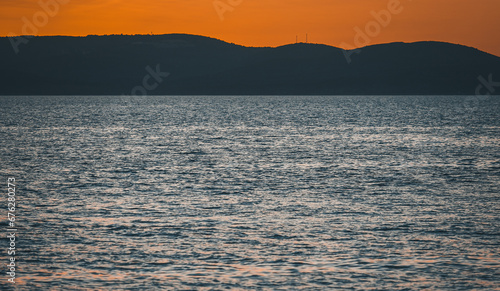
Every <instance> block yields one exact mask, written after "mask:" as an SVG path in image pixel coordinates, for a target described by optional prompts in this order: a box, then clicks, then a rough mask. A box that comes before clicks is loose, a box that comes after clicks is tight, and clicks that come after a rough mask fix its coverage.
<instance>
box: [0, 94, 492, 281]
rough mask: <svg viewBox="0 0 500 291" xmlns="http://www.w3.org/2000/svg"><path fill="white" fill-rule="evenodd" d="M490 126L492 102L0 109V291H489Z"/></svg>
mask: <svg viewBox="0 0 500 291" xmlns="http://www.w3.org/2000/svg"><path fill="white" fill-rule="evenodd" d="M499 117H500V98H499V97H488V98H477V97H466V96H361V97H356V96H220V97H217V96H177V97H174V96H144V97H129V96H59V97H49V96H45V97H44V96H36V97H35V96H16V97H0V148H1V152H0V166H1V176H0V178H1V179H2V180H1V181H0V185H1V187H2V193H4V194H3V196H4V197H2V200H1V201H3V202H2V204H4V205H0V207H1V208H2V209H3V210H2V217H0V222H1V228H0V230H1V231H2V236H1V250H0V251H1V252H2V256H0V258H2V262H0V266H2V267H0V269H1V270H0V277H1V278H0V287H1V289H8V288H12V289H17V290H29V289H31V290H35V289H36V290H49V289H51V290H52V289H55V290H58V289H61V290H67V289H71V290H95V289H107V290H221V289H259V290H324V289H360V290H394V289H448V290H459V289H485V290H493V289H498V288H500V254H499V248H500V220H499V218H500V118H499ZM10 177H12V178H15V181H16V203H17V205H16V207H17V208H16V212H15V215H16V227H17V233H16V254H15V259H16V283H15V284H12V283H10V282H8V281H7V279H8V278H9V276H8V275H7V274H6V272H8V270H7V266H6V265H7V264H8V263H9V261H8V260H9V256H7V249H8V247H9V239H8V238H7V235H8V232H7V229H8V222H9V221H8V218H7V179H8V178H10ZM4 210H5V211H4ZM14 286H15V287H14Z"/></svg>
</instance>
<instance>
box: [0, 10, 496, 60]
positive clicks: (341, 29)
mask: <svg viewBox="0 0 500 291" xmlns="http://www.w3.org/2000/svg"><path fill="white" fill-rule="evenodd" d="M56 1H57V2H56ZM398 2H399V5H397V4H398ZM40 3H47V7H48V8H47V7H46V8H45V10H44V8H42V5H41V4H40ZM54 3H57V4H56V5H54ZM49 4H50V5H49ZM391 5H392V6H391ZM388 6H390V7H392V12H390V10H389V9H388ZM382 10H386V11H389V12H388V13H389V14H387V13H385V14H384V13H383V14H384V15H385V16H387V15H390V19H388V18H382V19H383V20H384V21H386V23H383V24H384V25H381V24H376V22H372V21H376V17H375V16H374V13H373V12H377V13H379V12H380V11H382ZM498 11H500V1H499V0H480V1H472V0H399V1H398V0H41V1H38V0H0V35H1V36H7V35H21V34H26V33H28V34H36V35H88V34H121V33H123V34H149V33H153V34H167V33H189V34H197V35H205V36H210V37H215V38H218V39H222V40H225V41H228V42H233V43H237V44H242V45H247V46H279V45H284V44H288V43H294V42H295V38H296V36H297V35H298V39H299V41H305V35H306V33H307V34H308V38H309V42H314V43H324V44H328V45H333V46H337V47H344V48H349V47H350V46H352V47H355V46H356V43H358V44H365V43H366V44H377V43H387V42H394V41H405V42H413V41H421V40H436V41H446V42H452V43H459V44H463V45H467V46H472V47H476V48H479V49H481V50H483V51H486V52H489V53H492V54H495V55H497V56H500V33H499V28H500V17H498ZM379 22H380V20H379ZM367 25H368V29H371V30H368V31H367ZM356 28H358V29H357V30H356ZM356 31H361V32H363V33H366V32H368V34H367V36H368V37H367V38H364V39H362V40H363V41H360V38H359V37H358V42H356V41H355V37H356V34H357V32H356Z"/></svg>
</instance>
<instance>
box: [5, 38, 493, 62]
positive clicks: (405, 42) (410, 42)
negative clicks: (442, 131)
mask: <svg viewBox="0 0 500 291" xmlns="http://www.w3.org/2000/svg"><path fill="white" fill-rule="evenodd" d="M166 35H189V36H199V37H205V38H210V39H215V40H218V41H222V42H225V43H228V44H233V45H238V46H242V47H250V48H279V47H283V46H287V45H295V44H307V45H324V46H329V47H333V48H337V49H341V50H345V51H352V50H357V49H363V48H368V47H372V46H376V45H385V44H394V43H404V44H414V43H422V42H435V43H446V44H453V45H459V46H463V47H468V48H472V49H476V50H479V51H481V52H484V53H487V54H490V55H493V56H495V57H500V55H498V56H497V55H495V54H493V53H490V52H487V51H485V50H482V49H480V48H477V47H473V46H469V45H465V44H461V43H453V42H449V41H442V40H416V41H392V42H375V43H373V44H368V45H366V46H361V47H355V48H352V49H346V48H342V47H340V46H335V45H331V44H326V43H314V42H303V41H301V42H290V43H286V44H282V45H278V46H248V45H242V44H237V43H234V42H229V41H226V40H223V39H219V38H216V37H212V36H206V35H201V34H192V33H180V32H174V33H161V34H154V33H135V34H124V33H113V34H87V35H64V34H46V35H30V34H20V35H5V36H0V38H16V37H24V38H28V37H29V38H32V37H81V38H83V37H92V36H95V37H106V36H166Z"/></svg>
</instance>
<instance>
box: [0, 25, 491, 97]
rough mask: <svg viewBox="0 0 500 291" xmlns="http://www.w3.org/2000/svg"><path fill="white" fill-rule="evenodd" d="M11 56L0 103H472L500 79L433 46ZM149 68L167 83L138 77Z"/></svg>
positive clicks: (117, 44) (142, 42) (103, 50)
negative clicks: (345, 97)
mask: <svg viewBox="0 0 500 291" xmlns="http://www.w3.org/2000/svg"><path fill="white" fill-rule="evenodd" d="M18 48H19V52H18V54H16V53H15V52H14V49H13V47H12V45H11V42H10V41H9V39H8V38H0V61H1V64H2V66H1V68H0V94H1V95H17V94H25V95H28V94H34V95H53V94H68V95H120V94H127V95H129V94H131V93H132V91H133V90H134V88H137V86H142V88H143V89H145V87H147V89H149V90H145V91H146V92H147V94H149V95H174V94H175V95H184V94H189V95H218V94H221V95H226V94H238V95H246V94H249V95H253V94H266V95H273V94H280V95H284V94H289V95H302V94H304V95H319V94H321V95H323V94H324V95H338V94H357V95H365V94H412V95H417V94H471V95H472V94H475V90H476V88H477V87H478V85H479V84H480V82H479V80H478V77H479V76H483V77H484V78H486V79H487V78H488V76H489V75H490V74H492V76H493V80H495V81H500V58H499V57H496V56H493V55H490V54H487V53H484V52H481V51H479V50H477V49H474V48H470V47H465V46H460V45H454V44H449V43H440V42H417V43H390V44H384V45H374V46H369V47H365V48H362V49H361V50H360V51H359V52H360V53H359V54H358V53H350V58H351V62H350V63H349V62H348V61H347V59H346V57H345V53H346V52H345V51H343V50H341V49H338V48H335V47H331V46H326V45H318V44H304V43H299V44H291V45H285V46H281V47H277V48H254V47H243V46H239V45H235V44H229V43H226V42H223V41H220V40H216V39H213V38H207V37H202V36H194V35H183V34H170V35H155V36H152V35H136V36H127V35H112V36H87V37H66V36H50V37H32V38H29V39H28V43H26V44H20V45H19V46H18ZM347 53H348V54H349V52H347ZM148 66H149V67H150V68H151V69H152V70H153V71H154V70H156V69H157V67H158V68H159V70H160V71H161V72H168V73H169V75H168V77H164V76H152V77H146V76H148V75H150V71H151V70H150V69H146V67H148ZM145 77H146V83H145V84H146V85H145V86H144V85H143V80H144V79H145ZM158 80H160V81H159V82H157V81H158ZM157 83H158V85H157V86H156V84H157ZM139 89H140V88H139ZM498 90H499V92H500V88H499V89H498ZM134 92H136V93H140V92H144V91H141V90H136V91H134ZM482 93H485V92H484V91H482ZM497 94H498V92H497Z"/></svg>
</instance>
